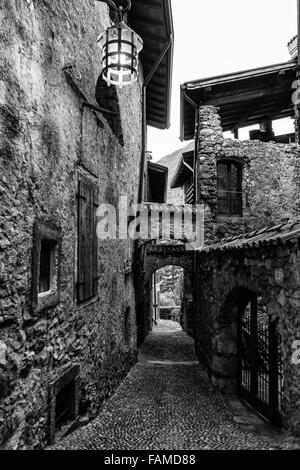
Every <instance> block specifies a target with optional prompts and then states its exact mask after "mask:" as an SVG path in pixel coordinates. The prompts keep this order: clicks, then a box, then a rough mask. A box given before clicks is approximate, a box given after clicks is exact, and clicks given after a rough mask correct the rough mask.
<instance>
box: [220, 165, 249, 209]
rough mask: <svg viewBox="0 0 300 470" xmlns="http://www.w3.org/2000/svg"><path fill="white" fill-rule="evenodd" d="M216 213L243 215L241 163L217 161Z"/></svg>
mask: <svg viewBox="0 0 300 470" xmlns="http://www.w3.org/2000/svg"><path fill="white" fill-rule="evenodd" d="M218 214H219V215H224V216H230V217H234V216H237V217H240V216H242V215H243V195H242V165H241V164H240V163H238V162H233V161H220V162H219V163H218Z"/></svg>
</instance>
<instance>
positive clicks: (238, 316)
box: [212, 287, 283, 424]
mask: <svg viewBox="0 0 300 470" xmlns="http://www.w3.org/2000/svg"><path fill="white" fill-rule="evenodd" d="M216 320H217V321H216V323H215V325H216V327H217V329H216V331H215V336H214V341H213V361H212V364H213V365H212V374H213V380H214V382H217V384H218V386H219V387H220V388H223V389H225V390H226V391H232V392H237V393H238V394H239V395H240V396H241V397H242V398H243V399H245V400H246V401H248V402H249V403H250V404H251V405H252V406H253V407H254V408H255V409H257V410H258V411H259V412H260V413H261V414H263V415H264V416H265V417H267V418H268V419H269V420H270V421H272V422H274V423H276V424H281V406H282V385H283V371H282V358H281V338H280V335H279V333H278V329H277V321H276V318H274V317H272V316H271V315H270V314H269V312H268V310H267V307H266V304H265V301H264V298H263V296H262V295H260V294H259V293H256V292H253V291H251V290H249V289H246V288H244V287H239V288H236V289H234V290H232V291H231V292H230V293H229V294H228V296H227V298H226V300H225V302H224V304H223V306H222V308H221V310H220V312H219V315H218V316H217V318H216Z"/></svg>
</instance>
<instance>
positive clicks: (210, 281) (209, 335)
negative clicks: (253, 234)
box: [195, 239, 300, 434]
mask: <svg viewBox="0 0 300 470" xmlns="http://www.w3.org/2000/svg"><path fill="white" fill-rule="evenodd" d="M245 244H246V241H245ZM196 265H197V266H196V270H197V274H196V279H195V283H196V288H195V304H196V312H195V344H196V352H197V355H198V357H199V359H200V361H201V363H202V364H203V365H204V366H205V367H206V369H207V371H208V373H209V375H210V377H211V379H212V382H213V383H214V384H215V385H216V386H217V387H218V388H219V389H221V390H222V391H223V392H225V393H233V392H236V391H237V373H238V372H237V351H238V340H237V325H238V322H239V318H240V317H239V315H241V312H242V311H243V308H245V307H246V304H247V298H249V295H251V294H254V295H256V296H258V297H261V299H262V303H263V304H264V305H265V306H266V309H267V313H268V315H270V316H271V318H272V321H276V322H278V326H277V328H278V332H279V333H280V335H281V352H282V357H283V375H284V383H283V396H284V399H283V412H282V414H283V423H284V425H285V426H286V427H288V428H289V429H291V430H292V431H293V432H294V433H296V434H299V430H300V405H299V404H300V368H299V366H297V365H294V364H293V363H292V354H293V343H294V341H295V340H297V339H299V335H300V331H299V308H300V297H299V292H300V250H299V240H298V239H294V240H293V241H289V242H284V241H283V242H278V243H273V244H272V243H262V244H260V245H259V246H258V244H255V243H254V244H253V245H252V246H249V247H248V248H246V247H240V248H236V249H233V248H232V249H229V248H228V249H227V248H226V246H225V245H224V247H223V249H222V250H221V249H217V250H215V251H212V250H208V252H198V253H197V261H196Z"/></svg>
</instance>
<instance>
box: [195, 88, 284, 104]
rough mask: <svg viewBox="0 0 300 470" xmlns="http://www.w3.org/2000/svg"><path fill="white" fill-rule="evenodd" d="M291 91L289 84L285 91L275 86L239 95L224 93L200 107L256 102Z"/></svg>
mask: <svg viewBox="0 0 300 470" xmlns="http://www.w3.org/2000/svg"><path fill="white" fill-rule="evenodd" d="M290 89H291V83H289V86H288V88H287V89H286V90H285V89H284V88H283V87H282V86H275V87H272V88H264V89H260V90H254V91H247V92H245V91H243V92H242V91H241V92H239V93H226V94H223V95H221V96H219V97H214V98H211V99H209V100H207V101H205V102H202V103H201V106H222V105H225V104H234V103H243V102H246V101H252V100H258V99H259V98H265V97H268V96H272V97H275V96H276V95H278V94H283V93H284V92H285V91H287V90H290Z"/></svg>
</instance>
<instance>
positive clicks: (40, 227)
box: [32, 222, 61, 312]
mask: <svg viewBox="0 0 300 470" xmlns="http://www.w3.org/2000/svg"><path fill="white" fill-rule="evenodd" d="M60 252H61V231H60V230H59V229H58V228H55V227H54V226H53V225H51V224H50V223H42V222H36V223H35V226H34V241H33V277H32V283H33V285H32V290H33V311H35V312H40V311H42V310H44V309H46V308H49V307H54V306H55V305H57V304H58V302H59V298H60V258H61V256H60Z"/></svg>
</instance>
